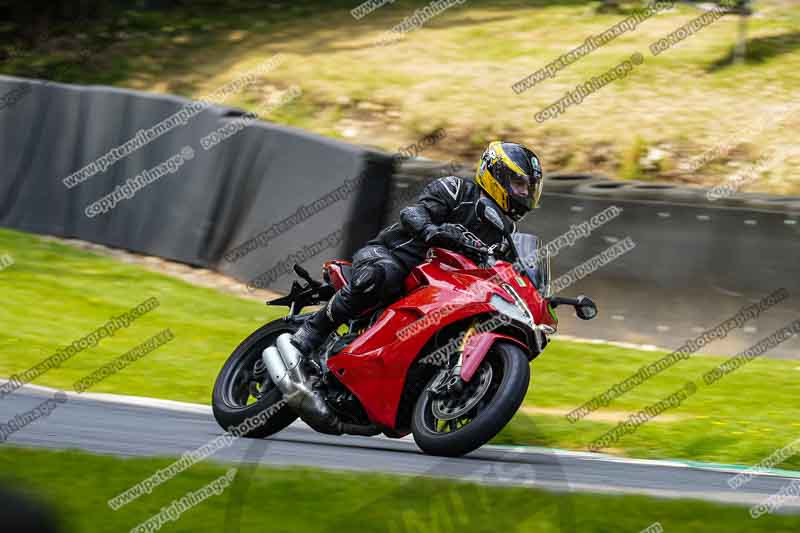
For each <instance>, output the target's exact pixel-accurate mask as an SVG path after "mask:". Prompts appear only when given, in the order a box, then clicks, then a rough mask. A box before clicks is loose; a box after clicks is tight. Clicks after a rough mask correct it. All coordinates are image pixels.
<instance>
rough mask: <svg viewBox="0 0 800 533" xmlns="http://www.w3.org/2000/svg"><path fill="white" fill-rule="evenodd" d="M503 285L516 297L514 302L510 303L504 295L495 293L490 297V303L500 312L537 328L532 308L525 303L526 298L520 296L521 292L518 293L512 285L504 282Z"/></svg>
mask: <svg viewBox="0 0 800 533" xmlns="http://www.w3.org/2000/svg"><path fill="white" fill-rule="evenodd" d="M501 287H503V289H505V291H506V292H507V293H509V294H510V295H511V297H512V298H513V299H514V303H513V304H512V303H509V302H507V301H506V300H505V299H504V298H503V297H502V296H499V295H497V294H495V295H493V296H492V297H491V298H490V299H489V303H490V304H491V305H492V307H494V308H495V309H497V312H498V313H502V314H504V315H506V316H507V317H509V318H512V319H514V320H518V321H519V322H522V323H523V324H527V325H529V326H530V327H531V328H535V323H534V322H533V315H532V314H531V312H530V309H528V306H527V305H526V304H525V300H523V299H522V298H520V296H519V294H517V291H515V290H514V288H513V287H512V286H511V285H509V284H507V283H503V284H502V285H501Z"/></svg>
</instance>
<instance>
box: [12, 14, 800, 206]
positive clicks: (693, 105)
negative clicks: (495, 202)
mask: <svg viewBox="0 0 800 533" xmlns="http://www.w3.org/2000/svg"><path fill="white" fill-rule="evenodd" d="M427 3H428V2H427V1H425V0H408V1H404V2H395V3H393V4H388V5H386V6H384V7H382V8H380V9H378V10H376V11H375V12H373V13H371V14H370V15H368V16H366V17H365V18H363V19H362V20H359V21H356V20H354V19H353V18H352V17H351V16H350V13H349V10H350V9H351V8H352V7H354V6H355V5H356V4H357V3H356V2H350V1H348V2H345V1H338V0H337V1H332V2H327V1H326V2H321V1H317V2H304V3H303V5H296V3H294V4H293V3H286V2H282V3H280V4H274V3H272V4H270V5H267V6H265V5H264V4H263V3H260V2H255V1H253V0H242V1H239V2H236V3H233V4H224V3H223V4H220V3H219V2H214V3H210V2H193V3H192V5H191V6H188V5H187V6H185V7H183V6H174V7H171V8H165V9H161V10H158V11H156V10H144V9H128V10H118V11H117V12H115V13H114V16H108V17H106V18H105V19H103V20H102V22H93V23H91V24H89V25H86V26H85V27H80V28H75V27H74V25H73V24H67V23H65V24H62V25H61V26H58V25H56V27H54V28H52V29H51V33H52V35H51V37H49V38H47V39H41V38H37V37H38V36H37V34H36V33H35V30H32V29H30V28H17V29H16V30H20V31H18V32H17V33H18V34H20V35H22V34H27V35H28V36H29V39H30V40H32V41H33V42H35V43H36V44H35V45H34V46H31V45H30V44H29V43H25V42H24V41H23V40H21V39H20V40H15V39H13V38H9V39H6V40H5V43H6V44H4V45H0V55H1V53H2V51H3V50H4V49H5V50H9V49H18V50H22V51H23V52H24V54H22V55H14V56H12V57H11V58H10V59H8V60H6V61H5V62H3V63H2V64H0V72H3V73H8V74H16V75H23V76H41V77H45V78H50V79H57V80H62V81H69V82H80V83H101V84H111V85H116V86H124V87H132V88H136V89H143V90H147V91H155V92H167V93H177V94H181V95H185V96H188V97H199V96H201V95H203V94H206V93H207V92H208V91H210V90H213V89H215V88H218V87H220V86H221V85H222V84H224V83H225V82H227V81H230V80H232V79H233V78H235V77H237V76H238V75H240V74H241V73H243V72H244V71H246V70H247V69H248V68H251V67H252V66H254V65H255V64H256V63H258V62H260V61H263V60H265V59H266V58H268V57H270V56H271V55H272V54H275V53H278V52H280V53H284V54H286V55H287V57H289V58H290V61H288V62H286V63H285V64H284V65H282V66H281V67H280V68H278V69H277V70H275V71H274V72H271V73H268V74H265V75H264V76H263V77H262V78H261V80H260V83H259V84H258V85H256V86H253V87H250V88H248V89H247V90H245V91H243V92H242V93H240V94H238V95H235V96H234V97H232V98H231V99H230V100H229V101H227V102H226V103H227V104H232V105H237V106H241V107H244V108H247V109H250V110H253V109H255V108H257V107H258V105H259V102H261V101H262V100H264V99H265V98H266V97H267V96H268V95H269V94H271V93H273V92H275V91H276V90H279V89H281V88H286V87H287V86H289V85H292V84H297V85H299V86H300V87H301V88H302V89H303V96H302V97H301V99H300V101H297V102H294V103H293V104H291V105H290V106H287V107H286V108H283V109H280V110H278V111H276V112H275V113H274V114H273V115H272V116H270V117H266V118H267V119H268V120H273V121H277V122H280V123H285V124H291V125H295V126H299V127H302V128H307V129H310V130H313V131H315V132H318V133H321V134H324V135H329V136H334V137H341V138H345V139H347V140H350V141H354V142H360V143H364V144H370V145H377V146H380V147H383V148H385V149H387V150H396V149H397V148H398V147H399V146H405V145H407V144H409V143H411V142H414V141H416V140H417V139H418V138H419V137H420V136H421V135H423V134H424V133H427V132H430V131H432V130H434V129H436V128H437V127H445V128H446V129H447V131H448V136H447V139H446V140H445V141H444V142H442V143H440V144H438V145H437V146H435V147H432V148H430V149H429V150H427V151H426V153H425V154H424V155H426V156H429V157H439V158H442V159H444V160H449V159H453V158H461V159H462V160H464V161H472V160H475V159H476V158H477V156H478V155H479V153H480V151H481V150H482V149H483V148H484V145H485V142H486V141H487V140H491V139H494V138H498V137H504V138H507V139H509V140H519V141H522V142H525V143H529V144H531V145H533V146H535V147H537V148H538V149H539V151H540V152H541V156H542V158H543V159H544V162H545V170H547V171H551V172H552V171H594V172H600V173H605V174H608V175H611V176H619V175H620V174H627V175H631V173H630V167H631V162H630V161H629V160H628V159H629V154H630V152H631V150H632V149H633V148H632V147H634V148H635V146H636V142H637V141H636V139H637V138H638V137H642V138H645V139H646V140H647V142H648V146H651V147H654V148H658V149H659V150H662V151H663V152H665V154H666V155H665V160H664V161H663V164H661V165H658V166H657V168H654V169H649V170H647V171H646V172H645V173H636V172H635V173H634V174H633V175H635V176H637V177H640V178H645V179H665V180H675V181H678V182H685V183H693V184H696V183H699V184H707V185H708V184H717V183H719V182H721V181H722V180H724V179H725V178H726V177H727V176H729V175H730V174H731V173H732V172H733V171H734V170H735V168H736V167H734V166H733V164H739V165H744V164H747V163H748V162H753V161H755V160H756V159H757V158H758V157H759V156H760V155H762V154H765V153H769V152H771V150H773V149H777V148H779V147H780V146H781V145H784V144H786V142H787V135H786V132H789V131H796V130H797V129H798V127H800V113H798V112H795V113H793V114H791V115H789V114H779V113H777V112H776V110H777V109H779V108H780V104H782V103H787V102H790V101H795V100H796V89H797V87H798V86H799V85H800V37H799V36H800V33H798V31H797V28H798V27H800V6H799V5H797V4H796V2H791V1H789V0H762V1H759V2H757V3H756V5H755V9H756V12H757V16H755V17H750V19H749V22H748V25H747V43H748V47H747V50H748V55H747V57H746V58H745V61H744V62H742V64H736V63H734V62H733V55H732V50H733V47H734V45H735V43H736V40H737V35H738V28H739V18H738V17H736V16H726V17H723V18H722V19H721V20H718V21H717V22H714V23H713V24H711V25H710V26H708V27H706V28H704V29H702V30H701V31H699V32H697V33H695V34H693V35H691V36H690V37H688V38H687V39H686V40H685V41H683V42H682V43H680V45H678V46H675V47H673V48H672V49H670V50H668V51H666V52H664V53H662V54H660V55H659V56H657V57H653V56H652V55H650V53H649V51H648V47H649V45H650V44H651V43H652V42H654V41H656V40H658V39H660V38H662V37H664V36H666V35H667V34H669V33H670V32H672V31H674V30H676V29H677V28H678V27H680V26H681V25H683V24H685V23H687V22H688V21H690V20H691V19H693V18H695V17H697V16H699V15H700V14H701V13H702V12H701V11H700V10H698V9H697V8H695V7H693V6H690V5H686V4H677V7H676V8H675V10H674V11H673V12H668V13H661V14H659V15H656V16H655V17H652V18H651V19H649V20H646V21H644V22H642V23H641V24H640V25H639V26H638V27H637V28H636V30H634V31H629V32H627V33H625V34H623V35H621V36H620V37H618V38H617V39H615V40H614V41H612V42H611V43H609V44H607V45H606V46H604V47H602V48H600V49H598V50H596V51H594V52H593V53H591V54H590V55H589V56H587V57H584V58H582V59H580V60H578V61H577V62H576V63H573V64H572V65H570V66H569V67H567V68H565V69H564V70H562V71H561V72H559V73H558V74H557V75H556V77H555V78H553V79H549V80H546V81H544V82H542V83H540V84H539V85H537V86H536V87H534V88H533V89H530V90H528V91H525V92H524V93H523V94H521V95H516V94H514V93H513V91H512V90H511V84H512V83H514V82H516V81H518V80H520V79H522V78H524V77H525V76H527V75H529V74H530V73H532V72H534V71H535V70H537V69H539V68H541V67H543V66H545V65H546V64H548V63H549V62H551V61H553V60H554V59H556V58H557V57H558V56H559V55H561V54H563V53H565V52H567V51H568V50H570V49H572V48H574V47H576V46H578V45H580V44H581V43H583V41H584V39H585V38H586V37H587V36H589V35H592V34H594V35H597V34H599V33H601V32H603V31H604V30H606V29H607V28H609V27H610V26H612V25H614V24H616V23H617V22H619V21H621V20H622V19H623V18H624V17H625V16H626V15H625V14H614V13H604V14H599V13H598V12H597V9H596V8H597V5H598V3H597V2H589V1H585V0H574V1H553V0H539V1H532V2H531V1H526V2H522V1H519V0H517V1H512V0H492V1H489V0H470V1H469V2H465V3H464V4H462V5H459V6H456V7H452V8H450V9H448V10H446V11H445V12H444V13H442V14H441V15H439V16H437V17H435V18H433V19H432V20H430V21H428V22H427V23H426V24H425V25H424V26H423V27H422V28H421V29H417V30H415V31H413V32H411V33H409V34H408V35H407V36H406V38H405V39H404V40H403V41H402V42H400V43H397V44H394V45H391V46H387V47H374V46H371V44H372V43H373V42H374V41H375V40H376V39H377V38H379V36H380V35H381V34H382V33H383V32H384V31H386V30H388V29H390V28H391V27H392V26H394V25H395V24H398V23H399V22H400V21H402V20H403V18H404V17H406V16H408V15H411V14H413V13H414V10H415V9H417V8H419V7H422V6H423V5H425V4H427ZM642 3H644V2H626V4H630V5H631V6H633V5H636V4H642ZM109 9H113V8H109ZM11 30H12V31H13V30H14V28H12V29H11ZM12 31H9V34H10V36H11V37H13V35H14V34H13V33H12ZM82 49H88V50H90V55H89V59H88V60H87V62H85V63H83V64H80V63H76V61H78V59H79V57H80V56H79V52H80V50H82ZM636 51H639V52H641V53H643V54H644V56H645V62H644V64H643V65H641V66H640V67H637V69H636V70H635V72H634V73H632V74H631V75H630V76H629V77H627V78H626V79H623V80H619V81H617V82H615V83H613V84H611V85H609V86H608V87H605V88H604V89H602V90H601V91H599V92H597V93H596V94H593V95H591V96H589V97H587V98H586V99H585V101H584V102H583V103H582V104H581V105H580V106H573V107H571V108H570V109H568V110H567V112H565V113H564V114H563V115H561V116H560V117H558V118H557V119H555V120H552V121H548V122H545V123H543V124H539V123H537V122H536V121H535V120H534V114H535V113H536V112H537V111H538V110H540V109H542V108H543V107H544V106H547V105H549V104H551V103H552V102H554V101H555V100H557V99H558V98H561V97H562V96H563V95H564V93H565V92H566V91H567V90H572V89H574V87H575V86H576V85H578V84H580V83H583V82H584V81H586V80H588V79H590V78H591V77H592V76H596V75H599V74H600V73H602V72H603V71H605V70H606V69H608V68H609V67H611V66H612V65H615V64H617V63H619V62H620V61H621V60H622V59H624V58H627V57H629V56H630V55H631V54H632V53H633V52H636ZM364 104H367V105H369V106H371V107H363V105H364ZM375 106H377V107H375ZM778 119H781V120H782V121H779V120H778ZM762 121H764V122H765V123H766V124H767V125H766V127H764V128H762V129H760V130H759V129H758V128H760V126H758V124H760V123H761V122H762ZM752 126H755V127H756V129H757V130H758V131H757V133H753V134H746V132H745V131H744V130H745V129H746V127H752ZM721 142H725V143H727V142H732V143H733V144H734V145H737V146H741V147H746V146H748V147H750V148H748V149H740V150H735V151H734V152H732V153H731V154H730V155H729V156H727V157H726V158H720V159H719V160H717V161H714V162H712V163H711V164H709V165H707V166H706V167H704V168H702V169H700V170H699V171H697V172H688V171H681V170H680V168H681V166H680V164H679V163H681V162H683V161H686V160H687V159H690V158H692V157H695V156H699V155H700V154H702V153H703V152H704V151H705V150H707V149H710V148H712V147H713V146H715V145H717V144H719V143H721ZM797 157H798V156H796V155H794V156H791V157H789V158H787V159H785V160H783V161H778V162H777V163H776V166H775V167H774V168H773V169H772V170H771V171H765V172H764V173H763V175H762V176H760V178H759V179H758V180H757V181H755V182H754V183H752V184H749V185H748V186H747V187H746V188H745V190H750V191H766V192H774V193H783V194H798V192H799V191H800V178H798V176H797V174H796V173H795V172H793V170H794V168H796V166H797V163H798V160H797ZM729 161H730V162H731V163H732V164H731V165H729V164H728V162H729Z"/></svg>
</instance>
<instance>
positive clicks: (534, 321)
mask: <svg viewBox="0 0 800 533" xmlns="http://www.w3.org/2000/svg"><path fill="white" fill-rule="evenodd" d="M476 207H477V210H478V215H479V217H480V218H481V219H482V220H483V221H485V222H487V223H489V224H492V225H494V226H495V227H497V228H498V229H499V230H501V231H502V233H503V235H504V239H503V242H502V243H501V244H500V245H494V246H493V247H491V248H486V247H485V246H483V245H482V243H481V242H480V240H479V239H477V237H474V236H473V235H471V234H466V232H465V235H466V237H467V238H466V241H467V242H466V243H465V244H464V246H463V249H461V250H459V251H458V252H456V251H452V250H447V249H443V248H436V247H434V248H431V249H430V250H429V252H428V256H427V258H426V261H425V262H423V263H422V264H420V265H418V266H417V267H415V268H414V269H413V270H412V271H411V272H410V274H409V275H408V276H407V278H406V280H405V287H404V288H405V290H404V294H403V296H402V297H401V298H400V299H399V300H397V301H395V302H393V303H391V304H389V305H386V306H380V307H377V308H374V309H371V310H369V311H367V312H365V313H363V314H362V315H361V316H359V317H357V318H356V319H354V320H352V321H350V323H349V324H347V325H346V326H342V327H340V328H339V330H337V331H336V332H334V333H332V334H331V335H330V337H329V338H328V339H327V341H326V342H325V343H324V344H323V345H322V347H321V348H320V349H319V350H317V351H316V352H315V353H314V354H310V356H308V357H304V356H303V355H302V354H301V353H300V352H299V351H298V350H297V349H296V348H295V347H294V346H293V345H292V344H291V343H290V338H291V335H292V333H294V332H295V331H296V330H297V329H298V328H299V327H300V325H301V324H302V323H303V322H304V321H305V320H306V319H307V318H308V316H310V314H309V313H306V314H301V311H302V310H303V308H305V307H308V306H313V305H319V304H322V303H324V302H327V301H328V300H329V299H330V298H331V297H332V296H333V295H334V293H335V292H336V290H338V289H340V288H341V287H343V286H344V284H346V283H347V282H348V280H349V278H350V274H351V271H352V267H351V264H350V263H349V262H347V261H341V260H335V261H329V262H327V263H325V265H324V266H323V269H322V271H323V272H322V273H323V281H318V280H315V279H313V278H312V277H311V276H310V275H309V273H308V272H306V271H305V270H304V269H302V268H301V267H300V266H299V265H295V267H294V269H295V272H296V273H297V275H298V276H299V277H300V278H301V279H302V280H303V281H305V284H301V283H299V282H298V281H294V282H293V283H292V287H291V290H290V292H289V294H288V295H286V296H283V297H281V298H278V299H275V300H272V301H269V302H267V304H268V305H278V306H288V307H289V313H288V315H287V316H286V317H284V318H280V319H277V320H274V321H272V322H270V323H268V324H266V325H265V326H263V327H261V328H259V329H258V330H256V331H255V332H254V333H252V334H251V335H250V336H249V337H248V338H247V339H245V340H244V341H243V342H242V343H241V344H240V345H239V346H238V347H237V348H236V350H234V352H233V353H232V354H231V355H230V357H229V358H228V360H227V361H226V362H225V364H224V365H223V367H222V369H221V371H220V373H219V376H218V377H217V380H216V383H215V385H214V391H213V398H212V403H213V412H214V417H215V418H216V420H217V422H218V423H219V424H220V426H222V428H224V429H230V428H231V427H236V426H240V425H241V424H242V423H243V422H245V421H248V420H255V419H258V422H257V423H254V424H253V423H250V425H248V426H247V430H246V431H245V432H244V433H243V434H244V436H246V437H252V438H264V437H266V436H269V435H272V434H275V433H277V432H279V431H281V430H282V429H284V428H285V427H287V426H288V425H289V424H291V423H292V422H294V421H295V420H296V419H297V418H298V417H300V418H301V419H302V420H303V421H304V422H306V423H307V424H308V425H309V426H311V428H313V429H315V430H316V431H319V432H321V433H327V434H333V435H341V434H351V435H366V436H372V435H378V434H380V433H383V434H384V435H386V436H388V437H392V438H400V437H403V436H406V435H408V434H409V433H411V434H413V437H414V440H415V442H416V443H417V445H418V446H419V447H420V449H422V451H424V452H425V453H428V454H432V455H441V456H451V457H453V456H460V455H464V454H466V453H469V452H471V451H473V450H475V449H477V448H479V447H480V446H482V445H483V444H485V443H487V442H488V441H489V440H491V439H492V438H493V437H495V436H496V435H497V434H498V433H499V432H500V431H501V430H502V429H503V427H505V425H506V424H508V422H510V421H511V419H512V417H513V416H514V414H515V413H516V412H517V410H518V409H519V407H520V405H521V404H522V401H523V399H524V397H525V394H526V393H527V391H528V386H529V384H530V364H529V363H530V362H531V361H533V360H534V359H536V357H538V356H539V355H540V354H541V353H542V351H543V350H544V348H545V347H546V346H547V343H548V341H549V338H550V336H551V335H553V334H554V333H555V332H556V329H557V326H558V318H557V316H556V313H555V308H556V307H558V306H559V305H570V306H573V307H574V309H575V313H576V315H577V316H578V318H581V319H583V320H590V319H592V318H594V317H595V316H596V315H597V307H596V305H595V304H594V302H592V301H591V300H590V299H589V298H587V297H585V296H579V297H577V298H563V297H557V296H553V295H551V294H550V262H549V258H548V257H547V254H546V253H544V248H543V247H542V244H541V242H540V241H539V240H538V239H537V238H536V237H535V236H533V235H529V234H522V233H513V234H512V232H513V229H514V228H513V227H511V224H510V223H507V222H505V219H504V218H503V217H501V216H500V214H499V213H498V212H497V211H496V210H495V208H494V207H493V206H492V204H491V203H490V202H488V201H486V200H485V199H483V200H481V201H480V202H478V204H477V206H476ZM470 238H472V240H470ZM498 247H499V248H498ZM498 252H502V254H503V257H505V258H506V260H500V259H497V258H496V257H495V255H498ZM265 412H267V413H269V416H268V417H265V416H263V414H264V413H265ZM259 415H261V418H258V417H259Z"/></svg>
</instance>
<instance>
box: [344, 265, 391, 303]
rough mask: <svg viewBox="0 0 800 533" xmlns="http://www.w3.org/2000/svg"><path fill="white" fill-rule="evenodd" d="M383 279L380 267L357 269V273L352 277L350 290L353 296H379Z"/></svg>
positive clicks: (369, 266) (370, 266) (372, 266)
mask: <svg viewBox="0 0 800 533" xmlns="http://www.w3.org/2000/svg"><path fill="white" fill-rule="evenodd" d="M384 278H385V274H384V272H383V269H382V268H381V267H380V266H378V265H375V264H373V265H368V266H366V267H364V268H362V269H359V270H358V272H356V273H355V274H354V275H353V279H352V281H351V288H350V290H351V291H352V293H353V295H354V296H355V295H358V296H373V295H377V294H380V289H381V286H382V285H383V280H384Z"/></svg>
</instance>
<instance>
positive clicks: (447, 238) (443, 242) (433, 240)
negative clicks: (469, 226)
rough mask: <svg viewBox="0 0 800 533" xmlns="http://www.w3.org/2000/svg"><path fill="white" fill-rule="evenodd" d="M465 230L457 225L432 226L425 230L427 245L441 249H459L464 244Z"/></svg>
mask: <svg viewBox="0 0 800 533" xmlns="http://www.w3.org/2000/svg"><path fill="white" fill-rule="evenodd" d="M463 233H464V232H463V230H461V229H460V228H459V227H458V226H456V225H455V224H440V225H438V226H437V225H434V224H431V225H429V226H428V227H427V228H425V244H427V245H428V246H439V247H441V248H450V249H459V248H460V247H461V245H462V244H463V242H464V241H463V238H462V236H463Z"/></svg>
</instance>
